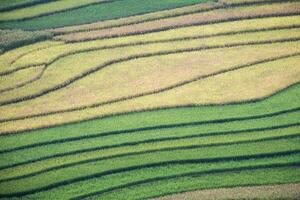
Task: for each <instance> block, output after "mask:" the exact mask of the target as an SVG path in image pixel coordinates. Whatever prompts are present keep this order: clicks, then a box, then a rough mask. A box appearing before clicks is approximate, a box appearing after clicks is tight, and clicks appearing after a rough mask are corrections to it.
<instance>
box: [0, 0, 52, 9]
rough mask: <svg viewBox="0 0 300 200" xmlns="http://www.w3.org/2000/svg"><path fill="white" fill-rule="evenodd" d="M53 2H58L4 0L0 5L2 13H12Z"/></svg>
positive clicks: (49, 0)
mask: <svg viewBox="0 0 300 200" xmlns="http://www.w3.org/2000/svg"><path fill="white" fill-rule="evenodd" d="M51 1H56V0H22V1H20V0H17V1H16V0H15V1H10V0H2V1H1V5H0V12H7V11H12V10H16V9H19V8H24V7H29V6H34V5H38V4H43V3H48V2H51Z"/></svg>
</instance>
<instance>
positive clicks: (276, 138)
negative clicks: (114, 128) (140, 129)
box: [0, 124, 300, 183]
mask: <svg viewBox="0 0 300 200" xmlns="http://www.w3.org/2000/svg"><path fill="white" fill-rule="evenodd" d="M292 126H294V125H291V126H290V125H289V126H281V127H279V126H278V127H274V128H273V127H267V128H260V130H259V131H266V130H276V129H282V127H285V128H286V127H292ZM295 126H299V124H298V125H295ZM244 132H257V131H255V130H250V131H246V130H241V131H231V132H230V131H228V132H227V133H225V132H223V133H220V134H219V133H218V134H211V135H208V136H215V135H224V134H226V135H227V134H240V133H244ZM194 136H195V137H194ZM197 137H206V136H201V135H192V137H188V136H187V137H178V138H175V137H173V138H166V140H162V141H174V140H175V141H176V140H181V139H186V138H197ZM298 137H300V135H298V133H297V134H291V135H284V136H277V137H265V138H260V139H251V140H241V141H234V142H223V143H222V142H219V143H208V144H201V145H191V146H174V147H172V146H170V147H164V148H160V149H148V150H145V151H136V152H127V153H120V154H115V155H110V156H102V157H96V158H90V159H85V160H80V161H76V162H71V163H67V164H59V165H57V166H53V167H48V168H43V169H42V170H38V171H35V172H31V173H27V174H24V175H20V176H14V177H10V178H5V179H0V183H4V182H9V181H15V180H20V179H24V178H29V177H33V176H37V175H40V174H44V173H46V172H51V171H55V170H60V169H64V168H69V167H75V166H78V165H83V164H87V163H94V162H99V161H105V160H112V159H116V158H124V157H129V156H137V155H145V154H151V153H159V152H167V151H174V150H185V149H198V148H199V149H200V148H207V147H220V146H230V145H237V144H248V143H253V141H254V142H263V141H272V140H278V139H289V138H298ZM156 142H160V141H154V140H153V141H149V143H156ZM147 143H148V142H147ZM139 144H146V143H144V142H141V143H136V144H134V145H139ZM126 145H128V144H126ZM130 145H131V144H130ZM122 146H123V145H122ZM124 146H125V145H124ZM103 149H105V148H103ZM298 153H300V150H299V151H298ZM28 164H32V163H28ZM7 169H9V168H7Z"/></svg>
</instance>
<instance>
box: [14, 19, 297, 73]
mask: <svg viewBox="0 0 300 200" xmlns="http://www.w3.org/2000/svg"><path fill="white" fill-rule="evenodd" d="M286 25H295V26H297V25H298V26H299V25H300V16H289V17H273V18H263V19H253V20H242V21H236V22H227V23H221V24H212V25H205V26H193V27H186V28H179V29H174V30H169V31H163V32H158V33H150V34H145V35H136V36H128V37H121V38H114V39H106V40H95V41H89V42H80V43H75V44H65V45H59V46H54V47H51V48H47V49H44V50H40V51H37V52H34V53H31V54H28V55H27V56H24V57H22V58H21V59H19V60H18V61H17V62H15V63H14V64H13V66H12V67H15V68H16V67H20V66H27V65H32V64H35V65H42V64H47V63H49V62H51V61H53V60H55V59H56V58H57V57H59V56H61V55H65V54H70V53H74V52H78V51H84V50H88V49H91V48H101V47H104V46H111V45H121V44H130V43H137V42H149V41H161V40H167V39H174V38H182V37H195V36H203V35H211V34H218V33H224V32H232V31H245V30H251V29H257V28H258V27H263V28H272V27H280V26H286Z"/></svg>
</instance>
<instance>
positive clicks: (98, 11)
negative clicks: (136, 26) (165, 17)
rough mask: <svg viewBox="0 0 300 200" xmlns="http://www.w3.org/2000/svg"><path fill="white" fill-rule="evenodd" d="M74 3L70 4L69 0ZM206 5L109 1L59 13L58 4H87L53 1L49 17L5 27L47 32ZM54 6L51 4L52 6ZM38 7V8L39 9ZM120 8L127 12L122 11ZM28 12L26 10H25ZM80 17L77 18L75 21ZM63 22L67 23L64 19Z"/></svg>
mask: <svg viewBox="0 0 300 200" xmlns="http://www.w3.org/2000/svg"><path fill="white" fill-rule="evenodd" d="M67 2H70V1H67ZM90 2H95V0H90ZM200 2H203V0H184V1H180V2H178V1H172V2H170V1H165V0H163V1H160V2H159V3H158V2H153V1H152V0H145V1H143V2H139V3H137V2H136V1H135V0H122V1H120V0H116V1H109V2H106V3H105V1H104V2H103V3H102V2H100V3H99V1H98V3H96V2H95V3H94V4H93V5H83V7H81V8H80V7H79V8H78V9H71V10H66V11H64V12H61V11H58V12H56V13H55V10H58V9H59V7H58V8H57V7H56V6H55V5H56V4H63V5H64V6H63V7H70V6H71V5H72V4H75V5H77V4H87V3H86V2H84V3H83V2H82V1H71V4H70V3H69V4H65V3H64V2H53V3H52V4H53V8H52V14H50V13H51V12H50V13H49V14H50V15H46V16H41V15H42V14H41V15H37V16H35V17H34V16H33V17H32V18H29V19H27V20H26V19H24V20H23V19H20V20H19V21H18V20H16V21H6V22H1V23H0V27H1V28H21V29H26V30H37V29H47V28H54V27H63V26H67V25H74V24H84V23H89V22H95V21H99V20H107V19H114V18H121V17H126V16H131V15H137V14H143V13H149V12H154V11H159V10H165V9H171V8H176V7H182V6H186V5H193V4H196V3H200ZM52 4H50V5H52ZM40 7H43V9H39V10H37V11H36V12H35V13H41V12H42V13H48V7H50V6H49V5H48V4H44V5H41V6H40ZM36 8H38V6H36ZM120 8H123V9H126V13H124V12H122V10H121V9H120ZM25 9H26V8H25ZM32 9H35V7H33V8H31V9H30V8H28V9H26V10H27V11H28V12H26V13H25V14H27V15H29V16H32V15H33V14H31V10H32ZM15 15H17V16H16V17H17V18H20V17H22V15H23V14H21V15H20V16H18V15H19V13H12V15H11V16H10V18H13V17H14V16H15ZM74 16H76V18H74ZM61 19H63V20H61Z"/></svg>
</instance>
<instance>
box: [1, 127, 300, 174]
mask: <svg viewBox="0 0 300 200" xmlns="http://www.w3.org/2000/svg"><path fill="white" fill-rule="evenodd" d="M299 125H300V124H299V123H294V124H286V125H280V126H277V127H269V128H268V127H263V128H256V129H253V130H250V131H249V132H252V131H253V132H256V131H268V130H273V129H274V130H276V129H281V128H289V127H295V126H299ZM231 133H232V134H238V133H237V132H236V133H235V131H231ZM207 134H209V133H207ZM210 134H211V136H214V134H215V135H218V134H220V135H222V134H223V135H226V134H230V133H226V132H223V133H222V132H220V133H217V132H215V133H214V132H212V133H210ZM207 136H209V135H207ZM204 137H206V136H204ZM295 137H296V138H297V137H299V135H295V134H292V135H286V136H278V137H269V138H262V139H256V140H249V141H246V140H245V141H238V142H237V141H236V142H231V143H230V142H229V143H224V144H222V143H215V144H206V145H204V144H203V145H192V146H189V147H184V146H183V147H182V146H181V147H174V148H176V149H178V148H179V149H182V148H183V149H187V148H204V147H210V146H218V145H219V146H225V145H232V144H243V143H251V141H255V142H259V141H268V140H276V139H289V138H295ZM126 145H127V146H130V145H131V144H125V145H124V146H126ZM132 145H135V144H132ZM111 148H114V147H111ZM174 148H171V150H175V149H174ZM107 149H108V148H107ZM165 149H166V150H167V151H168V150H170V147H168V148H165ZM99 150H105V149H104V148H103V147H92V148H86V149H81V150H75V151H70V152H64V153H57V154H52V155H48V156H44V157H40V158H36V159H31V160H27V161H22V162H18V163H11V164H7V165H3V166H1V167H0V170H5V169H10V168H14V167H18V166H22V165H27V164H33V163H36V162H40V161H44V160H48V159H52V158H59V157H64V156H74V155H77V154H81V153H90V152H95V151H99ZM149 151H150V150H149ZM154 151H155V150H154ZM160 151H162V149H161V150H160ZM109 157H110V156H109ZM109 157H108V158H109Z"/></svg>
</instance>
